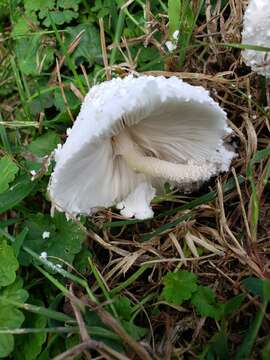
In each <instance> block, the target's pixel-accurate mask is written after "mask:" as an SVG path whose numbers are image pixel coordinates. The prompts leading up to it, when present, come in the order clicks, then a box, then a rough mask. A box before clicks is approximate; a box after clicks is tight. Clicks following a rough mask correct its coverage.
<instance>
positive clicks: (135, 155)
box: [115, 132, 215, 183]
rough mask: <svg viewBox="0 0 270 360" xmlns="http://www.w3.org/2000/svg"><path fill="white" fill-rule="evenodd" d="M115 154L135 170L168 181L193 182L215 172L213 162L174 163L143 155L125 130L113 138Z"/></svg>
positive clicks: (207, 177)
mask: <svg viewBox="0 0 270 360" xmlns="http://www.w3.org/2000/svg"><path fill="white" fill-rule="evenodd" d="M115 146H116V148H115V149H116V154H118V155H121V156H122V157H123V158H124V160H125V161H126V162H127V164H128V165H129V166H130V167H131V168H132V169H133V170H134V171H136V172H141V173H144V174H146V175H150V176H152V177H159V178H163V179H166V180H168V181H176V182H179V183H180V182H195V181H200V180H207V179H209V178H210V177H211V176H212V175H213V174H214V173H215V166H214V164H211V163H207V162H204V163H202V164H200V165H198V164H196V163H194V162H192V161H191V162H189V163H187V164H175V163H172V162H169V161H166V160H161V159H158V158H154V157H151V156H145V155H143V153H142V152H141V151H140V149H139V148H138V146H137V145H136V144H135V143H134V142H133V141H132V139H131V138H130V136H129V134H128V133H127V132H121V133H120V134H119V135H117V137H116V138H115Z"/></svg>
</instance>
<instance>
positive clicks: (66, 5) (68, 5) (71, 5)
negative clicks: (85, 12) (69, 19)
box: [57, 0, 81, 11]
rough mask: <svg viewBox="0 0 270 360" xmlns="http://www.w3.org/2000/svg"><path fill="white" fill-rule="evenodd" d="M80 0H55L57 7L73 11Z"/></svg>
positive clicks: (77, 6) (76, 8)
mask: <svg viewBox="0 0 270 360" xmlns="http://www.w3.org/2000/svg"><path fill="white" fill-rule="evenodd" d="M80 2H81V0H57V6H59V7H60V8H63V9H73V10H74V11H77V10H78V8H79V3H80Z"/></svg>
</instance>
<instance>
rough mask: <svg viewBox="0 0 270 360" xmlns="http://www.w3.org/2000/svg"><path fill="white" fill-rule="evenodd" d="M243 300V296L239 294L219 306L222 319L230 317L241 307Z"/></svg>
mask: <svg viewBox="0 0 270 360" xmlns="http://www.w3.org/2000/svg"><path fill="white" fill-rule="evenodd" d="M244 299H245V294H240V295H237V296H234V297H233V298H231V299H230V300H228V301H227V302H225V303H224V304H220V305H219V306H220V310H221V314H222V318H224V317H228V316H231V315H232V314H233V313H234V312H235V311H237V310H238V309H239V308H240V306H241V305H242V303H243V301H244Z"/></svg>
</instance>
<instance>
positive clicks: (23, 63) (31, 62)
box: [15, 34, 54, 75]
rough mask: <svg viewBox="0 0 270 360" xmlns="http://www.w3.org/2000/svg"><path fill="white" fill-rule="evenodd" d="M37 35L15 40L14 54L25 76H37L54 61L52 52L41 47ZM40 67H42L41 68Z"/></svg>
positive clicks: (49, 48) (48, 48)
mask: <svg viewBox="0 0 270 360" xmlns="http://www.w3.org/2000/svg"><path fill="white" fill-rule="evenodd" d="M41 41H42V38H41V36H40V35H39V34H35V35H33V36H28V37H23V38H20V39H17V41H16V44H15V53H16V57H17V61H18V63H19V66H20V69H21V71H22V72H23V73H24V74H25V75H39V73H40V71H41V70H47V69H48V68H49V67H50V66H51V65H52V63H53V61H54V50H53V48H51V47H50V46H43V45H42V43H41ZM41 65H42V66H41Z"/></svg>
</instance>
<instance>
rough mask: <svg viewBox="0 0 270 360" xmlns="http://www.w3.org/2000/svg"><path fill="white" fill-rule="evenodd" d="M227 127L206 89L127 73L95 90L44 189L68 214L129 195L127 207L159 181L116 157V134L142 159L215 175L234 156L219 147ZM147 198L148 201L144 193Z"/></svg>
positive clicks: (57, 152)
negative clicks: (209, 167)
mask: <svg viewBox="0 0 270 360" xmlns="http://www.w3.org/2000/svg"><path fill="white" fill-rule="evenodd" d="M226 129H227V124H226V113H225V112H224V111H223V110H222V109H221V108H220V107H219V105H218V104H217V103H216V102H215V101H214V100H213V99H212V98H211V97H210V96H209V94H208V91H206V90H205V89H204V88H202V87H197V86H192V85H189V84H187V83H185V82H183V81H182V80H180V79H178V78H176V77H171V78H169V79H166V78H164V77H152V76H140V77H138V78H134V77H132V76H127V77H125V78H124V79H121V78H117V79H113V80H110V81H105V82H103V83H101V84H100V85H96V86H93V87H92V88H91V89H90V91H89V93H88V94H87V95H86V97H85V100H84V102H83V104H82V107H81V111H80V113H79V115H78V117H77V119H76V121H75V123H74V125H73V127H72V129H71V131H69V135H68V138H67V140H66V142H65V144H64V145H63V146H62V147H61V146H58V148H57V149H56V150H55V160H56V166H55V169H54V172H53V174H52V176H51V179H50V183H49V187H48V190H49V195H50V198H51V200H52V203H53V204H54V206H55V207H56V208H58V209H59V210H62V211H65V212H68V213H71V214H91V213H93V212H94V211H95V210H96V209H97V208H100V207H109V206H112V205H115V204H117V203H119V202H122V204H123V200H125V199H127V198H128V202H127V203H128V205H130V204H131V199H133V200H132V201H135V200H136V199H135V198H136V196H132V195H130V194H131V193H132V192H134V191H135V193H142V191H143V190H144V189H148V191H149V193H151V194H152V195H151V196H152V197H151V199H152V198H153V196H154V193H155V191H153V188H152V187H149V186H148V187H147V186H146V185H142V186H140V184H141V183H145V182H147V181H148V182H149V181H150V184H154V183H155V182H159V183H160V182H161V184H164V183H165V180H164V181H163V180H160V179H149V176H147V175H145V174H142V173H139V172H136V171H135V170H134V169H132V168H130V167H129V166H128V165H127V163H126V162H125V161H123V160H122V159H121V157H119V156H117V154H115V151H114V146H113V138H115V137H117V135H118V134H119V133H120V132H122V131H127V130H128V131H129V132H130V134H131V135H132V137H133V139H134V141H135V142H136V143H137V144H138V145H139V146H140V147H141V149H143V151H144V153H146V154H151V155H154V156H156V157H158V158H160V159H163V160H167V161H171V162H173V163H182V164H186V163H188V162H189V161H192V162H197V163H204V162H208V161H212V162H213V163H215V164H216V167H215V173H218V172H220V171H223V170H227V169H228V167H229V164H230V161H231V158H232V157H233V155H232V154H233V153H229V152H227V150H225V148H224V147H223V145H222V137H223V136H224V134H225V133H226ZM228 154H229V155H228ZM211 175H213V173H211V174H209V175H206V176H205V178H209V177H211ZM203 180H205V179H203ZM154 186H155V185H154ZM138 189H139V190H138ZM145 191H146V190H145ZM134 199H135V200H134ZM145 199H148V200H147V201H148V203H150V201H151V199H150V200H149V196H146V195H144V200H143V201H144V202H145V201H146V200H145ZM136 211H137V210H136ZM136 211H134V214H135V216H136ZM127 212H128V213H129V214H130V216H132V215H131V213H132V210H130V211H129V210H128V211H127ZM150 212H151V210H149V209H148V210H146V212H145V214H146V213H147V214H149V215H150ZM134 214H133V215H134ZM139 216H140V215H137V216H136V217H137V218H139ZM142 216H143V217H145V215H142Z"/></svg>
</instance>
